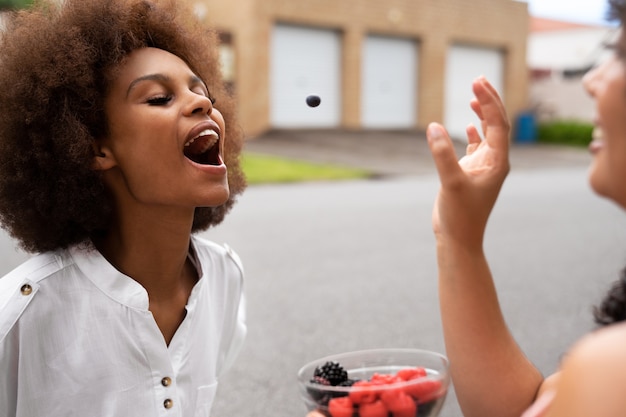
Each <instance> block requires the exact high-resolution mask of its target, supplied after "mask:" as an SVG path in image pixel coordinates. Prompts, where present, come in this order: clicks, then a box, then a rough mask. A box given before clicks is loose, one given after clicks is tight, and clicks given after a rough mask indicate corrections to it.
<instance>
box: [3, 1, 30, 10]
mask: <svg viewBox="0 0 626 417" xmlns="http://www.w3.org/2000/svg"><path fill="white" fill-rule="evenodd" d="M32 2H33V0H0V10H9V9H23V8H25V7H28V6H30V5H31V4H32Z"/></svg>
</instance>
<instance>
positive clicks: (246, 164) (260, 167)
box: [241, 152, 372, 185]
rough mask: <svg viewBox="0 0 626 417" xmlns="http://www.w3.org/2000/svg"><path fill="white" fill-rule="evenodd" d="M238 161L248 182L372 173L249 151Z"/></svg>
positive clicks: (353, 176)
mask: <svg viewBox="0 0 626 417" xmlns="http://www.w3.org/2000/svg"><path fill="white" fill-rule="evenodd" d="M241 162H242V167H243V171H244V172H245V174H246V179H247V181H248V184H250V185H253V184H268V183H286V182H302V181H336V180H348V179H363V178H368V177H371V176H372V173H370V172H368V171H365V170H362V169H355V168H346V167H341V166H336V165H329V164H314V163H310V162H303V161H296V160H291V159H285V158H279V157H276V156H269V155H262V154H256V153H250V152H244V154H243V155H242V159H241Z"/></svg>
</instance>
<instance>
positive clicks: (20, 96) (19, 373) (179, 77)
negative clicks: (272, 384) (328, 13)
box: [0, 0, 246, 417]
mask: <svg viewBox="0 0 626 417" xmlns="http://www.w3.org/2000/svg"><path fill="white" fill-rule="evenodd" d="M184 4H185V2H181V1H177V0H163V1H161V0H66V1H65V2H58V1H54V0H42V1H36V2H35V5H34V6H32V7H31V8H29V9H27V10H24V11H19V12H13V13H11V14H10V15H9V16H8V18H7V22H6V28H5V30H4V31H3V32H2V33H1V41H0V51H1V53H0V108H1V111H0V154H1V155H2V156H1V157H0V221H1V222H2V226H3V227H4V228H5V229H6V230H7V231H8V232H9V233H10V234H11V236H13V237H14V238H15V239H16V240H17V241H18V242H19V243H20V245H21V247H22V248H23V249H25V250H26V251H28V252H32V253H33V254H34V256H33V257H32V258H30V259H29V260H28V261H26V262H25V263H24V264H22V265H21V266H19V267H18V268H16V269H15V270H14V271H12V272H10V273H9V274H8V275H6V276H5V277H3V278H1V279H0V416H2V417H9V416H21V417H35V416H46V417H57V416H58V417H61V416H63V417H66V416H81V417H84V416H94V417H95V416H98V417H105V416H133V417H141V416H159V415H168V416H183V417H193V416H208V415H209V410H210V408H211V405H212V402H213V397H214V394H215V390H216V386H217V381H218V378H219V376H220V375H221V374H222V373H223V372H224V371H225V369H226V368H228V366H229V364H230V363H231V362H232V360H233V358H234V357H235V356H236V354H237V352H238V350H239V348H240V346H241V342H242V341H243V338H244V335H245V330H246V329H245V317H244V315H245V309H244V300H243V270H242V267H241V265H240V261H239V259H238V257H237V256H236V254H235V253H233V251H232V250H230V249H229V248H228V247H226V246H221V245H217V244H214V243H212V242H208V241H205V240H203V239H200V238H199V237H197V236H195V235H194V232H197V231H202V230H205V229H207V228H208V227H210V226H213V225H216V224H219V223H220V222H221V221H222V220H223V218H224V216H225V214H226V213H227V212H228V211H229V209H230V208H231V207H232V205H233V203H234V201H235V197H236V196H237V195H238V194H240V193H241V192H242V191H243V189H244V188H245V181H244V178H243V174H242V172H241V169H240V167H239V162H238V160H239V154H240V150H241V146H242V141H243V135H242V132H241V131H240V130H239V129H238V128H237V124H236V121H235V119H234V106H233V100H232V98H231V97H229V95H228V94H227V92H226V90H225V88H224V86H223V85H222V82H221V75H220V71H219V64H218V59H217V37H216V35H215V33H212V32H211V31H209V30H207V29H206V28H204V27H203V26H202V25H200V24H199V23H198V22H196V21H195V19H194V14H193V13H192V12H191V11H190V10H189V9H188V8H187V7H185V6H184ZM218 108H219V110H218Z"/></svg>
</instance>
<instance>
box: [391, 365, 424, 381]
mask: <svg viewBox="0 0 626 417" xmlns="http://www.w3.org/2000/svg"><path fill="white" fill-rule="evenodd" d="M426 375H427V373H426V369H424V368H419V367H417V368H406V369H400V370H399V371H398V372H397V373H396V376H397V377H398V378H400V379H402V380H403V381H410V380H412V379H417V378H422V377H424V376H426Z"/></svg>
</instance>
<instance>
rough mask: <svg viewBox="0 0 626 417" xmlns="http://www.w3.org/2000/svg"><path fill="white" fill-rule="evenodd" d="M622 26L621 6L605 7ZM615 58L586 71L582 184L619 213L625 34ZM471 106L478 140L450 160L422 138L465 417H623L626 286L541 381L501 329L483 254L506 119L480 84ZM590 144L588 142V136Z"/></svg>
mask: <svg viewBox="0 0 626 417" xmlns="http://www.w3.org/2000/svg"><path fill="white" fill-rule="evenodd" d="M609 4H610V10H611V14H610V15H611V16H612V17H614V18H616V19H619V20H620V22H621V24H622V28H623V25H624V23H625V22H626V2H625V1H624V0H610V1H609ZM613 48H614V49H615V53H614V54H613V57H612V58H611V59H609V60H607V61H606V62H603V63H602V64H601V65H599V66H598V67H596V68H594V69H592V70H591V71H590V72H589V73H587V74H586V75H585V77H584V79H583V86H584V88H585V89H586V90H587V92H588V93H589V95H590V96H591V97H592V98H593V99H594V101H595V104H596V115H595V120H594V123H595V129H594V134H593V140H592V141H591V145H590V146H589V150H590V151H591V153H592V155H593V162H592V164H591V168H590V170H589V182H590V184H591V187H592V189H593V190H594V191H595V192H596V193H597V194H599V195H601V196H603V197H606V198H609V199H610V200H612V201H613V202H614V203H616V204H617V205H618V206H620V207H621V208H625V209H626V181H624V179H625V178H626V117H625V116H626V34H625V33H624V32H623V31H622V33H621V35H620V39H619V40H618V41H617V42H616V44H615V45H613ZM473 89H474V93H475V96H476V99H475V100H474V101H473V102H472V103H471V106H472V108H473V109H474V111H475V112H476V114H477V115H478V116H479V118H480V119H481V121H482V130H483V133H484V139H481V137H480V136H479V134H478V132H477V129H476V128H475V127H473V126H470V127H468V129H467V136H468V146H467V151H466V154H465V155H464V156H463V157H462V158H461V159H460V160H457V158H456V155H455V152H454V147H453V146H452V143H451V141H450V138H449V136H448V135H447V133H446V131H445V129H444V128H443V127H442V126H441V125H438V124H431V125H430V126H429V128H428V131H427V136H428V143H429V146H430V149H431V152H432V154H433V157H434V160H435V164H436V166H437V170H438V172H439V177H440V181H441V188H440V191H439V195H438V197H437V200H436V203H435V207H434V210H433V229H434V232H435V236H436V241H437V260H438V267H439V300H440V308H441V315H442V324H443V329H444V339H445V344H446V352H447V355H448V358H449V360H450V373H451V377H452V381H453V383H454V387H455V392H456V395H457V399H458V401H459V405H460V406H461V410H462V412H463V415H464V416H465V417H520V416H522V417H583V416H584V417H588V416H595V417H622V416H625V415H626V395H624V389H625V387H626V323H624V320H625V319H626V278H625V277H622V278H621V279H620V280H619V281H618V282H617V283H616V284H615V286H614V287H613V288H612V289H611V290H610V292H609V293H608V294H607V296H606V297H605V300H604V301H603V303H602V304H601V305H600V306H599V307H598V308H597V309H596V321H597V322H598V323H599V324H600V325H602V326H601V327H599V328H598V329H597V330H595V331H594V332H592V333H590V334H589V335H587V336H585V337H584V338H582V340H580V341H579V342H577V343H576V344H575V345H574V346H573V347H572V348H571V350H570V351H569V352H568V353H567V354H566V355H565V356H564V358H563V361H562V363H561V366H560V370H559V371H558V372H556V373H555V374H553V375H551V376H548V377H546V378H544V377H543V376H542V375H541V373H540V372H539V370H538V369H537V368H536V367H535V366H534V365H533V364H532V363H531V362H530V361H529V360H528V358H527V357H526V356H525V355H524V353H523V352H522V351H521V349H520V347H519V345H518V344H517V343H516V341H515V340H514V338H513V335H512V334H511V332H510V331H509V329H508V328H507V326H506V323H505V320H504V317H503V315H502V312H501V309H500V305H499V301H498V296H497V293H496V288H495V286H494V282H493V279H492V275H491V272H490V269H489V265H488V262H487V260H486V257H485V253H484V251H483V240H484V235H485V228H486V225H487V222H488V219H489V215H490V213H491V210H492V209H493V206H494V204H495V202H496V199H497V197H498V194H499V192H500V189H501V187H502V185H503V182H504V180H505V178H506V176H507V174H508V172H509V168H510V165H509V156H508V149H509V133H510V126H509V123H508V117H507V115H506V112H505V110H504V107H503V105H502V102H501V101H500V99H499V97H498V94H497V92H496V91H495V90H494V89H493V87H492V86H491V85H490V84H489V83H488V82H487V81H486V80H485V79H484V78H478V79H477V80H475V82H474V84H473ZM590 139H591V138H590Z"/></svg>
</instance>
